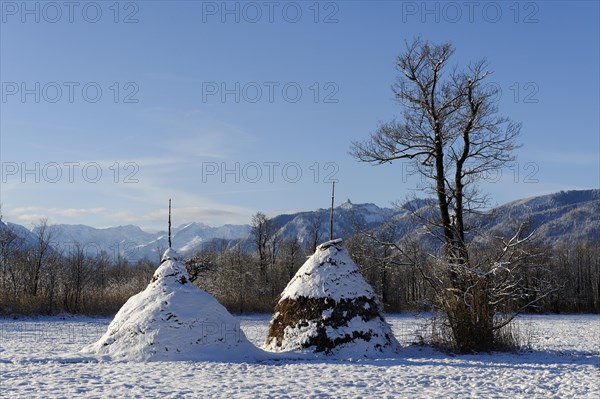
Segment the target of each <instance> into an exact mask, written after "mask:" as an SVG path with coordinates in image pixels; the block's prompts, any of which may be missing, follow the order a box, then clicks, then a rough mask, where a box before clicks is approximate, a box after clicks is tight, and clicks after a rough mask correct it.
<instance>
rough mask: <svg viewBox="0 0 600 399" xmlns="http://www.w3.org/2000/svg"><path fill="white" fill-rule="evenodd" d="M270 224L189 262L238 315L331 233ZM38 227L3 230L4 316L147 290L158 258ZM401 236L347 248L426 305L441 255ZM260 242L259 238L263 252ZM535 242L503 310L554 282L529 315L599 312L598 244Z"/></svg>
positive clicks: (366, 236)
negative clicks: (28, 240) (283, 230)
mask: <svg viewBox="0 0 600 399" xmlns="http://www.w3.org/2000/svg"><path fill="white" fill-rule="evenodd" d="M270 223H272V221H271V220H270V219H269V218H267V217H266V216H264V214H262V213H258V214H257V215H255V218H253V229H252V231H253V242H254V243H255V244H254V245H253V248H243V247H242V243H241V242H231V241H228V240H213V241H211V242H210V243H209V245H205V246H204V247H203V248H202V249H201V250H199V251H197V252H196V253H195V254H194V255H193V256H190V257H189V258H188V259H187V260H186V261H185V263H186V266H187V268H188V271H189V273H190V277H191V279H192V280H193V281H194V282H195V284H197V285H198V286H200V287H201V288H203V289H205V290H207V291H208V292H210V293H211V294H213V295H214V296H215V297H217V299H219V301H221V302H222V303H223V304H224V305H225V306H226V307H227V308H228V309H229V310H230V311H232V312H235V313H244V312H271V311H272V309H273V306H274V304H275V303H276V301H277V300H278V295H279V293H280V292H281V291H282V290H283V288H284V287H285V286H286V285H287V283H288V282H289V281H290V279H291V278H292V277H293V276H294V274H295V273H296V271H297V270H298V268H299V267H300V266H301V265H302V263H303V262H304V261H305V260H306V258H307V256H309V255H311V254H312V253H313V252H314V248H315V243H316V242H319V241H322V240H324V239H325V237H324V235H325V232H321V231H320V230H319V229H320V224H317V223H314V224H313V226H312V228H311V231H310V232H309V234H308V237H307V238H308V239H307V240H305V242H302V241H301V240H300V239H298V238H297V237H293V238H286V239H282V238H279V237H275V236H276V234H275V232H274V231H273V229H272V226H271V228H270V230H269V229H268V228H266V227H267V226H261V224H270ZM38 227H39V228H37V229H36V230H35V231H36V232H37V240H36V243H35V245H33V247H27V246H25V245H24V243H23V242H22V241H23V240H22V239H21V238H20V237H19V236H18V235H16V234H15V233H14V232H12V231H11V230H10V229H3V230H1V231H0V290H1V293H0V314H9V315H10V314H57V313H62V312H67V313H79V314H90V315H97V314H113V313H115V312H116V311H117V310H118V309H119V308H120V307H121V306H122V305H123V304H124V303H125V301H126V300H127V299H128V298H129V297H130V296H132V295H134V294H136V293H138V292H139V291H141V290H143V289H144V288H145V287H146V285H147V284H148V283H149V281H150V280H151V278H152V274H153V272H154V270H155V269H156V268H157V267H158V262H157V261H156V260H152V261H151V260H148V259H143V260H140V261H136V262H129V261H128V260H127V259H123V258H118V259H111V258H110V257H109V256H108V255H107V254H105V253H101V254H99V255H95V256H90V255H88V254H86V253H85V251H83V250H82V246H81V245H74V246H72V247H71V248H69V250H68V251H67V252H64V253H58V252H56V251H55V250H54V249H52V248H51V246H50V245H49V244H50V243H51V239H52V237H51V236H50V235H49V234H48V233H47V232H48V231H49V229H47V222H46V221H43V220H42V221H41V222H40V224H39V226H38ZM265 231H266V232H268V234H267V236H266V237H263V236H262V235H263V234H265ZM395 234H396V232H394V230H393V228H389V229H381V230H380V231H379V232H378V233H377V234H376V235H375V234H374V233H372V232H371V233H369V232H365V231H362V230H361V229H360V227H359V226H357V227H356V231H355V232H354V233H353V234H349V237H348V238H346V239H345V246H346V247H347V248H348V250H349V252H350V253H351V255H352V257H353V258H354V260H355V261H356V263H357V264H358V265H359V267H360V269H361V272H362V273H363V275H364V276H365V278H366V279H367V281H368V282H369V283H370V284H371V285H372V286H373V287H374V289H375V291H376V292H377V294H378V295H379V297H380V299H381V301H382V303H383V304H384V306H385V308H386V311H388V312H401V311H409V310H410V311H430V310H431V309H432V304H433V303H435V291H434V290H433V288H432V286H431V284H430V283H429V282H428V281H427V278H428V277H427V276H428V275H429V274H431V273H432V272H433V271H434V270H435V268H436V267H438V266H439V265H438V264H437V260H436V259H435V258H432V257H431V256H430V255H429V254H428V251H426V250H425V249H424V248H423V246H422V245H421V243H419V242H418V241H417V240H408V239H405V240H402V241H401V242H398V244H397V245H398V246H399V247H401V249H402V250H401V251H399V250H398V249H396V248H394V247H393V246H390V245H387V244H386V243H387V242H392V241H394V240H395V237H396V236H395ZM315 237H316V239H315ZM256 243H261V244H262V247H261V248H260V250H259V246H258V245H256ZM532 245H533V244H532ZM535 247H536V248H537V250H536V251H531V252H535V253H537V254H539V255H538V256H536V257H533V258H530V259H529V260H528V262H526V263H524V264H522V265H521V267H520V268H519V270H518V271H515V272H514V273H513V279H512V280H510V281H512V282H513V283H514V282H515V281H516V280H515V279H518V281H519V284H516V285H515V287H517V286H518V287H520V288H519V289H521V290H522V291H520V292H512V291H511V292H509V291H506V292H505V294H506V295H509V294H510V297H511V300H510V301H508V302H506V303H505V308H503V309H502V311H504V312H506V313H509V312H511V311H514V310H517V309H519V308H521V307H522V306H524V305H525V304H527V303H528V302H530V301H531V299H532V298H531V297H530V296H529V295H532V294H535V292H537V291H539V292H545V289H546V288H547V287H546V286H547V285H548V284H550V285H552V286H554V287H557V290H556V291H554V292H552V293H551V294H550V295H548V296H547V297H545V298H543V299H542V300H540V301H539V302H537V303H536V306H535V307H533V308H531V309H529V311H537V312H559V313H572V312H593V313H599V312H600V297H599V290H600V244H599V243H597V242H581V243H577V244H575V245H566V244H565V245H562V246H555V247H550V246H549V245H548V246H545V245H544V244H543V243H540V242H536V243H535ZM494 248H495V246H494V245H491V244H490V245H488V247H487V248H486V247H485V246H482V247H481V248H480V249H479V250H478V251H474V252H473V254H472V256H473V257H474V259H479V260H480V261H481V262H484V261H487V260H489V259H492V258H494V257H497V250H495V249H494ZM490 264H491V263H490ZM496 272H499V271H498V270H496ZM525 294H527V295H525Z"/></svg>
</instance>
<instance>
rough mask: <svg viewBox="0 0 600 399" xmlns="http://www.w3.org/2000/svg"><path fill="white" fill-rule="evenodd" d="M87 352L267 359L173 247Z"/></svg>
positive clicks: (116, 356)
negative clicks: (197, 283)
mask: <svg viewBox="0 0 600 399" xmlns="http://www.w3.org/2000/svg"><path fill="white" fill-rule="evenodd" d="M81 352H82V353H85V354H92V355H101V356H102V355H104V356H108V357H109V358H111V359H113V360H126V361H156V360H216V361H252V360H257V359H261V358H262V357H263V356H264V352H262V351H261V350H260V349H258V348H256V347H255V346H254V345H252V344H251V343H250V342H249V341H248V340H247V338H246V336H245V335H244V333H243V331H242V330H241V329H240V324H239V322H238V321H237V320H236V319H235V318H234V317H233V316H232V315H231V314H230V313H229V312H228V311H227V309H225V308H224V307H223V305H221V304H220V303H219V302H218V301H217V300H216V299H215V298H214V297H213V296H212V295H210V294H208V293H207V292H205V291H203V290H201V289H200V288H198V287H196V286H195V285H193V284H192V283H191V282H190V281H189V276H188V273H187V270H186V268H185V265H184V264H183V263H182V262H180V261H179V260H178V256H177V253H176V252H175V251H174V250H173V249H171V248H169V249H168V250H167V251H166V252H165V253H164V255H163V257H162V261H161V265H160V267H159V268H158V269H157V270H156V271H155V272H154V277H153V278H152V281H151V282H150V284H148V287H146V289H145V290H144V291H142V292H140V293H139V294H137V295H134V296H132V297H131V298H129V300H128V301H127V302H126V303H125V305H123V307H122V308H121V309H120V310H119V312H118V313H117V315H116V316H115V318H114V319H113V321H112V322H111V323H110V325H109V326H108V330H107V331H106V333H105V334H104V335H103V336H102V337H101V338H100V339H99V340H98V341H97V342H96V343H93V344H91V345H88V346H86V347H85V348H83V349H82V350H81Z"/></svg>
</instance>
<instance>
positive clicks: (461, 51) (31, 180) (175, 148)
mask: <svg viewBox="0 0 600 399" xmlns="http://www.w3.org/2000/svg"><path fill="white" fill-rule="evenodd" d="M24 4H26V5H24ZM71 4H72V5H70V6H66V5H64V3H63V2H36V1H30V2H27V3H23V2H20V1H19V2H12V1H2V2H1V4H0V6H1V8H0V10H1V12H2V15H1V18H2V19H1V27H0V80H1V82H2V93H1V94H2V98H1V99H0V107H1V109H0V129H1V130H0V133H1V134H0V158H1V163H2V180H1V182H0V184H1V191H0V203H1V204H2V213H3V215H4V218H5V219H6V220H8V221H12V222H16V223H21V224H24V225H26V226H28V227H31V225H32V223H34V222H36V221H37V220H39V218H40V217H48V218H49V220H50V222H52V223H68V224H79V223H81V224H89V225H93V226H97V227H108V226H116V225H124V224H130V223H132V224H138V225H140V226H142V227H143V228H146V229H162V228H164V227H165V213H166V205H167V201H168V198H169V197H171V198H172V199H173V201H174V202H173V204H174V208H175V213H174V216H175V224H180V223H185V222H189V221H197V222H204V223H207V224H211V225H220V224H224V223H248V222H249V220H250V216H251V215H252V214H253V213H255V212H256V211H258V210H260V211H263V212H265V213H267V214H269V215H275V214H278V213H283V212H293V211H298V210H312V209H316V208H319V207H327V206H328V203H329V194H330V184H329V183H328V181H329V178H331V177H333V178H335V179H336V180H338V184H337V186H336V191H337V202H338V203H340V202H342V201H345V200H346V199H347V198H350V199H351V200H352V201H353V202H355V203H359V202H373V203H376V204H377V205H380V206H389V205H390V203H391V202H392V201H397V200H401V199H403V198H405V197H406V195H407V194H410V193H412V192H414V189H415V187H418V186H419V180H418V179H417V178H415V177H410V176H406V171H407V170H406V168H403V165H402V164H401V163H396V164H393V165H386V166H370V165H366V164H361V163H358V162H356V161H355V160H354V159H353V158H352V157H351V156H349V155H348V153H347V152H348V149H349V146H350V142H351V141H352V140H362V139H366V138H367V137H368V135H369V134H370V133H371V132H372V131H373V130H374V129H375V128H376V126H377V122H378V121H387V120H391V119H393V118H394V116H397V115H400V113H401V109H400V108H399V106H398V105H397V103H395V102H394V100H393V95H392V92H391V88H390V87H391V85H392V84H393V83H394V81H395V78H396V75H397V71H396V70H395V67H394V62H395V58H396V56H397V55H398V54H399V53H400V52H401V51H402V50H403V48H404V41H405V40H411V39H412V38H413V37H415V36H418V35H420V36H421V37H422V38H423V39H426V40H431V41H434V42H442V41H451V42H452V43H453V44H454V46H455V47H456V52H455V55H454V57H453V59H452V62H453V63H454V64H457V65H459V66H461V65H466V64H467V63H468V62H469V61H475V60H478V59H481V58H486V59H487V60H488V61H489V62H490V68H491V69H492V70H493V71H494V74H493V75H492V77H491V78H490V82H491V84H494V85H497V87H499V88H500V89H501V93H502V95H501V98H500V104H499V105H500V111H501V113H502V114H504V115H507V116H509V117H511V118H512V119H513V120H516V121H521V122H523V129H522V138H521V143H522V144H523V147H522V148H521V149H519V150H518V151H517V156H518V158H517V163H516V164H515V165H513V166H512V167H510V168H507V169H505V170H502V171H499V174H500V175H499V177H500V178H499V179H498V181H494V182H488V183H485V184H484V185H483V188H484V191H487V192H489V193H490V195H491V197H492V204H491V205H494V204H500V203H504V202H508V201H511V200H515V199H518V198H522V197H529V196H534V195H539V194H544V193H551V192H555V191H559V190H568V189H586V188H598V187H599V184H600V182H599V180H600V160H599V152H600V138H599V136H600V134H599V131H600V126H599V119H600V118H599V111H598V110H599V108H600V104H599V92H600V83H599V70H600V68H599V48H600V43H599V37H600V32H599V20H600V11H599V6H598V2H591V1H590V2H559V1H556V2H541V1H540V2H518V3H517V2H474V3H468V2H467V3H465V2H427V3H424V2H420V1H419V2H401V1H397V2H393V1H381V2H377V1H372V2H367V1H339V2H326V1H325V2H319V3H315V2H314V1H308V2H300V1H297V2H285V1H282V2H272V3H268V2H262V1H259V2H227V3H224V2H202V1H169V2H167V1H137V2H120V3H118V4H117V6H115V2H114V1H108V2H102V1H98V2H75V3H71ZM468 4H471V6H469V5H468ZM69 7H71V8H69ZM94 21H95V22H94ZM100 92H101V93H100ZM418 193H419V192H418V191H417V194H418Z"/></svg>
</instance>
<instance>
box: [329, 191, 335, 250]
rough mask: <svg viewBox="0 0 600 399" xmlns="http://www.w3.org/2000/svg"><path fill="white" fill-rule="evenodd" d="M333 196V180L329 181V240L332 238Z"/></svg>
mask: <svg viewBox="0 0 600 399" xmlns="http://www.w3.org/2000/svg"><path fill="white" fill-rule="evenodd" d="M334 197H335V181H334V182H332V183H331V211H330V212H329V241H331V240H333V201H334Z"/></svg>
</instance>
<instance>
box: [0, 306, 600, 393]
mask: <svg viewBox="0 0 600 399" xmlns="http://www.w3.org/2000/svg"><path fill="white" fill-rule="evenodd" d="M239 319H240V321H241V324H242V328H243V330H244V331H245V333H246V335H247V336H248V338H249V339H250V341H252V342H253V343H255V344H257V345H262V343H263V341H264V339H265V337H266V331H267V325H268V320H269V317H268V316H263V315H257V316H241V317H239ZM110 321H111V319H110V318H84V317H65V318H61V317H51V318H37V319H18V320H13V319H7V318H5V319H0V397H2V398H74V397H94V398H182V397H183V398H217V397H222V398H232V397H249V398H250V397H335V398H343V397H352V398H354V397H357V398H358V397H366V398H373V399H374V398H405V397H414V398H424V397H431V398H449V397H453V398H458V397H460V398H465V397H471V398H474V397H486V398H490V397H510V398H573V397H577V398H585V397H589V398H598V397H600V316H599V315H577V316H525V317H523V318H522V319H521V320H520V321H519V328H520V330H521V331H522V332H523V333H524V334H525V335H527V336H528V337H529V339H530V342H531V347H532V350H531V351H527V352H524V353H519V354H506V353H503V354H484V355H461V356H454V355H449V354H445V353H440V352H437V351H435V350H432V349H430V348H426V347H419V346H416V345H409V343H410V342H411V341H414V340H415V336H416V335H418V333H419V330H420V329H422V328H423V325H424V323H425V321H424V320H423V319H420V318H416V317H414V316H411V315H390V316H388V321H389V322H390V324H391V325H392V330H393V331H394V334H395V335H396V337H397V338H398V340H399V341H400V342H401V343H402V344H403V349H402V352H401V354H400V355H399V356H398V357H397V358H393V359H380V360H356V361H344V360H332V359H327V358H320V359H314V360H269V361H263V362H259V363H256V364H249V363H219V362H185V361H182V362H150V363H119V362H90V361H89V359H87V360H86V358H85V357H82V356H79V355H77V354H76V353H77V351H78V350H79V349H80V348H81V347H83V346H84V345H86V344H89V343H92V342H94V341H96V340H98V338H99V337H100V336H101V335H102V334H103V333H104V332H105V331H106V328H107V326H108V324H109V323H110Z"/></svg>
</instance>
